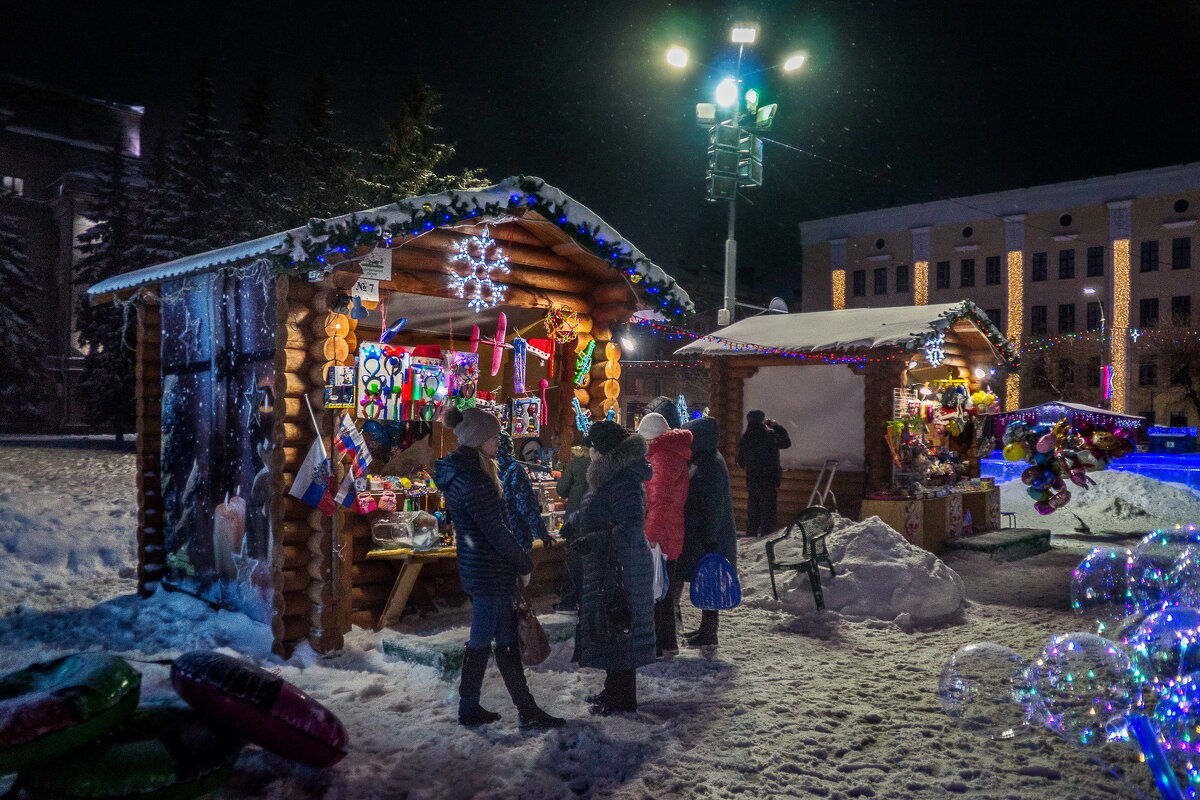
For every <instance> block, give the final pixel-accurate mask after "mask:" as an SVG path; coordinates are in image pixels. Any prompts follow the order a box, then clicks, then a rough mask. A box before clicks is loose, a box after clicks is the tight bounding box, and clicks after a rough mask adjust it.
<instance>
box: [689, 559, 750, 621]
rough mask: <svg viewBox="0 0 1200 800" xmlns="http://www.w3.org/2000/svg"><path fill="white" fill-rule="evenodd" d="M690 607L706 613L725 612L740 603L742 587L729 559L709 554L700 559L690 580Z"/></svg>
mask: <svg viewBox="0 0 1200 800" xmlns="http://www.w3.org/2000/svg"><path fill="white" fill-rule="evenodd" d="M691 599H692V605H694V606H695V607H696V608H702V609H704V610H706V611H726V610H728V609H731V608H737V606H738V605H739V604H740V603H741V602H742V585H741V583H739V582H738V576H737V573H736V572H735V571H734V569H733V565H732V564H730V563H729V559H727V558H725V556H723V555H721V554H720V553H709V554H708V555H706V556H704V558H702V559H700V564H699V565H698V566H697V567H696V574H695V576H694V577H693V578H692V588H691Z"/></svg>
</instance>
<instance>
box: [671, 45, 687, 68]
mask: <svg viewBox="0 0 1200 800" xmlns="http://www.w3.org/2000/svg"><path fill="white" fill-rule="evenodd" d="M690 55H691V54H690V53H688V51H687V48H686V47H680V46H679V45H672V46H671V47H670V48H669V49H668V50H667V63H668V64H670V65H671V66H672V67H675V68H676V69H683V68H684V67H686V66H687V65H688V59H689V57H690Z"/></svg>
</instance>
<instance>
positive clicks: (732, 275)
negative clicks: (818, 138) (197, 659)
mask: <svg viewBox="0 0 1200 800" xmlns="http://www.w3.org/2000/svg"><path fill="white" fill-rule="evenodd" d="M730 39H731V40H732V42H733V43H734V44H736V45H737V46H738V57H737V66H736V68H735V69H734V74H733V77H727V78H725V79H724V80H722V81H721V83H720V84H719V85H718V86H717V93H716V101H717V102H716V103H697V104H696V121H697V122H698V123H699V124H700V125H701V126H703V127H706V128H708V131H709V145H708V155H709V163H708V190H707V196H708V199H709V200H712V201H720V200H725V201H727V202H728V203H729V214H728V217H727V223H726V237H725V282H724V292H723V299H722V304H721V308H720V310H719V311H718V312H717V324H718V325H721V326H724V325H729V324H731V323H732V322H733V320H734V310H735V309H736V307H737V235H736V234H737V191H738V188H739V187H741V186H760V185H761V184H762V140H761V139H759V138H758V137H757V136H755V135H754V133H756V132H761V131H765V130H768V129H769V128H770V127H771V122H772V121H773V120H774V117H775V111H776V109H777V108H778V105H777V104H774V103H773V104H771V105H768V106H759V104H758V92H756V91H755V90H754V89H751V90H749V91H748V92H746V93H745V97H744V98H743V92H742V77H743V76H742V58H743V56H744V55H745V49H746V47H747V46H748V45H753V44H754V43H755V41H756V40H757V39H758V26H757V25H735V26H734V27H733V29H732V30H731V31H730ZM688 60H689V55H688V52H687V50H686V49H684V48H682V47H679V46H673V47H671V48H670V49H669V50H668V51H667V63H669V64H670V65H671V66H673V67H677V68H682V67H685V66H687V63H688ZM804 61H805V56H804V54H802V53H793V54H792V55H791V56H789V57H788V58H787V60H786V61H784V62H783V64H781V65H780V66H782V68H783V70H784V71H785V72H794V71H795V70H797V69H799V68H800V67H801V66H802V65H803V64H804ZM772 69H773V67H772ZM759 71H765V70H759ZM751 74H756V73H751ZM743 99H745V100H746V112H747V114H749V115H753V119H752V120H748V121H747V124H743V123H742V100H743ZM718 107H720V108H726V107H728V108H729V109H730V111H729V119H728V120H718V118H717V117H718V115H717V109H718ZM743 133H744V134H745V136H743Z"/></svg>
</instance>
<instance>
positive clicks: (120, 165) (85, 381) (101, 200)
mask: <svg viewBox="0 0 1200 800" xmlns="http://www.w3.org/2000/svg"><path fill="white" fill-rule="evenodd" d="M99 178H100V184H99V190H98V192H97V195H96V202H95V204H94V205H93V207H92V208H91V209H90V210H89V211H88V213H87V216H88V219H90V220H92V221H93V222H94V224H93V225H92V226H91V227H90V228H88V229H87V230H86V231H84V232H83V233H82V234H80V235H79V250H80V252H81V253H82V254H83V258H81V259H80V260H79V261H78V262H77V263H76V265H75V276H74V278H75V284H76V285H77V286H79V287H80V288H82V289H85V290H86V289H87V287H89V286H91V285H93V284H95V283H98V282H99V281H102V280H105V279H106V278H111V277H113V276H114V275H120V274H121V273H123V272H128V271H130V270H133V269H137V268H138V267H143V266H147V265H148V264H150V263H151V262H152V261H153V260H154V259H155V258H156V254H154V253H151V252H150V250H149V248H147V246H146V244H145V242H144V241H143V240H142V234H143V232H142V231H141V230H140V228H139V224H138V221H139V219H140V213H139V209H140V208H141V207H142V203H143V199H144V194H145V193H144V192H143V190H142V188H141V187H140V185H139V183H140V182H139V179H138V176H137V165H136V162H135V161H134V160H133V159H131V158H130V157H129V156H126V155H124V154H123V153H122V152H121V148H120V146H119V145H118V146H116V147H114V148H113V149H112V152H111V153H110V154H109V157H108V160H107V162H106V163H105V164H104V166H103V168H102V169H101V170H100V173H99ZM75 320H76V328H77V330H78V332H79V333H78V335H79V348H80V350H81V351H82V352H83V354H84V356H83V377H82V379H81V388H82V391H81V392H80V396H81V397H82V398H83V401H84V403H85V405H86V407H87V411H88V419H89V422H90V423H91V424H92V425H94V426H96V427H98V428H106V429H110V430H112V431H113V433H114V434H115V435H116V436H117V438H118V439H120V438H122V437H123V436H124V434H125V433H128V432H130V431H132V430H133V425H134V417H135V408H134V404H133V400H132V398H133V396H134V356H135V353H134V349H133V348H134V344H135V342H134V340H135V338H136V329H135V328H134V326H133V325H132V321H131V322H130V324H128V325H127V324H126V314H125V310H124V309H123V308H120V307H118V306H114V305H112V304H103V305H92V303H91V300H90V298H88V296H87V295H86V294H85V293H82V292H81V293H80V294H79V297H78V300H77V302H76V308H75Z"/></svg>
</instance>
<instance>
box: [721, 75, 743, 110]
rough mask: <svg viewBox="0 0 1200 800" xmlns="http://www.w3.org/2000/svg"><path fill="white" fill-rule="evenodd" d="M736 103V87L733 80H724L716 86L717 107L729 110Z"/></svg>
mask: <svg viewBox="0 0 1200 800" xmlns="http://www.w3.org/2000/svg"><path fill="white" fill-rule="evenodd" d="M737 101H738V85H737V81H735V80H734V79H733V78H726V79H725V80H723V81H721V82H720V83H718V84H717V105H719V106H721V107H722V108H729V107H731V106H733V105H735V104H736V103H737Z"/></svg>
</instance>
